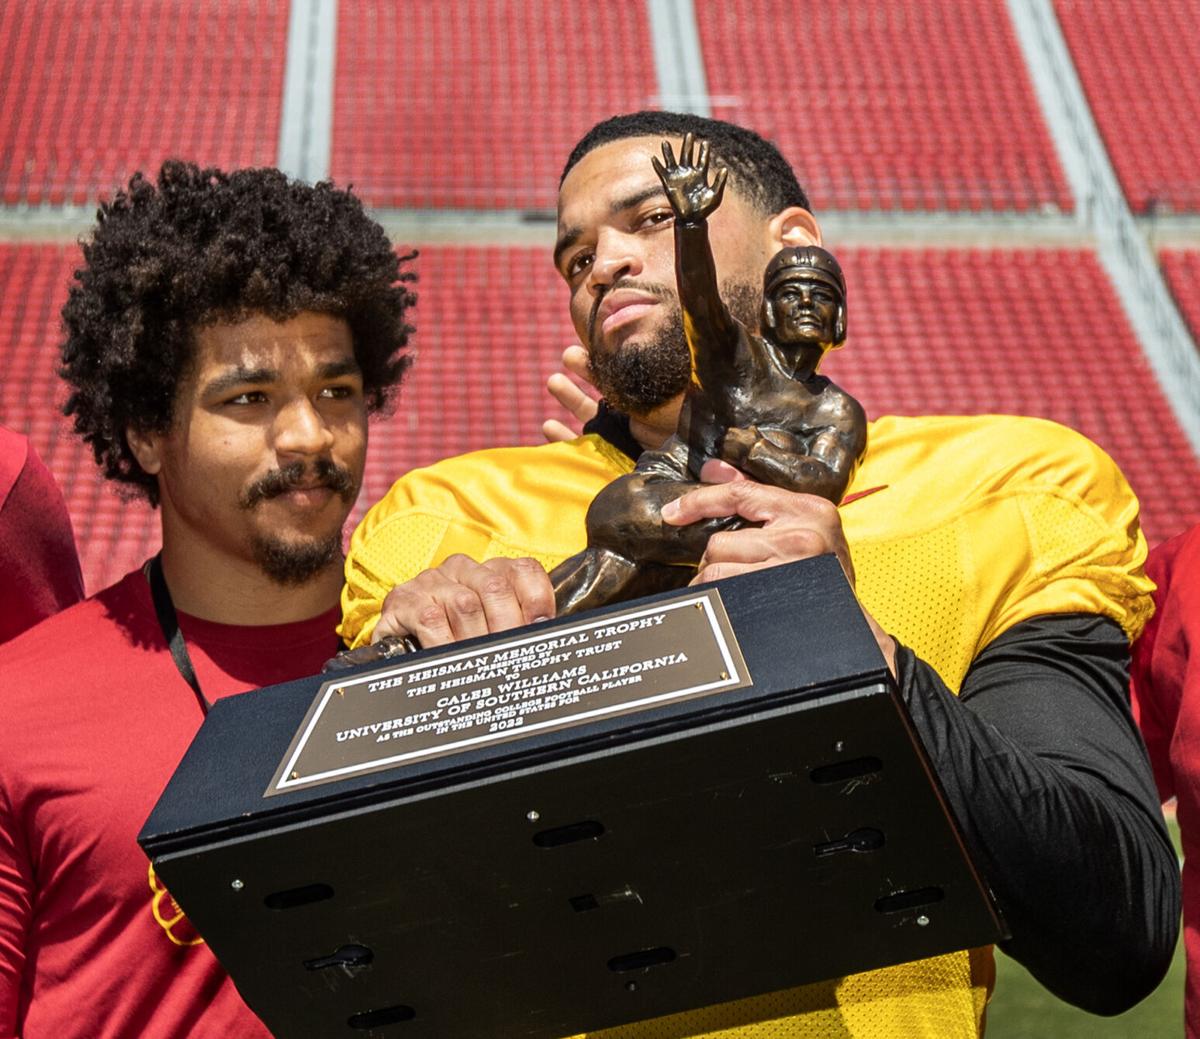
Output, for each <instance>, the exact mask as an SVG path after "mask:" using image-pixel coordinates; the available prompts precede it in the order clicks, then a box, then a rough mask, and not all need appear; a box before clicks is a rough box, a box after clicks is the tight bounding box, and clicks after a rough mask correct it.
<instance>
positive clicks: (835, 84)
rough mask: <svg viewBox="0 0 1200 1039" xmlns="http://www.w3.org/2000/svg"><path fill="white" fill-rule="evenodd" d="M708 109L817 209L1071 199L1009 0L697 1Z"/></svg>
mask: <svg viewBox="0 0 1200 1039" xmlns="http://www.w3.org/2000/svg"><path fill="white" fill-rule="evenodd" d="M696 13H697V19H698V22H699V27H700V38H701V44H702V47H703V50H704V59H705V67H706V70H707V76H708V86H709V92H710V94H711V95H713V97H714V106H713V107H714V113H713V114H714V115H717V116H719V117H722V118H727V119H732V120H733V121H734V122H741V123H744V124H745V125H748V126H752V127H754V128H755V129H757V130H759V131H760V132H761V133H764V134H765V135H766V136H769V137H771V138H772V139H773V140H775V141H776V143H778V144H779V145H780V147H781V148H782V149H783V151H784V154H785V155H787V157H788V158H789V159H790V160H791V161H792V162H793V164H794V165H795V167H796V169H797V171H798V172H799V174H800V177H801V181H802V183H804V184H805V186H806V188H807V189H808V191H809V194H810V195H811V197H812V199H813V202H814V204H815V205H816V207H817V208H818V209H819V210H823V209H879V210H905V211H926V210H943V209H945V210H951V211H958V210H967V211H974V210H980V209H999V210H1019V211H1030V210H1032V211H1038V210H1040V209H1041V208H1043V207H1048V206H1052V207H1056V208H1057V209H1060V210H1070V209H1071V208H1072V201H1071V196H1070V191H1069V189H1068V187H1067V184H1066V181H1065V179H1064V177H1063V173H1062V171H1061V169H1060V168H1059V165H1058V161H1057V158H1056V156H1055V152H1054V147H1053V145H1052V142H1051V140H1050V137H1049V134H1048V132H1047V130H1046V127H1045V124H1044V123H1043V121H1042V116H1041V110H1040V109H1039V107H1038V103H1037V100H1036V98H1035V96H1034V93H1033V89H1032V87H1031V85H1030V82H1029V78H1028V76H1027V74H1026V72H1025V68H1024V63H1023V58H1022V55H1021V51H1020V49H1019V47H1018V45H1017V41H1016V38H1015V36H1014V34H1013V30H1012V27H1011V25H1010V23H1009V19H1008V14H1007V11H1006V8H1005V5H1004V2H1003V0H974V2H972V3H962V2H960V0H881V2H873V3H869V4H866V3H864V4H831V3H828V2H826V0H727V2H724V3H720V4H697V5H696Z"/></svg>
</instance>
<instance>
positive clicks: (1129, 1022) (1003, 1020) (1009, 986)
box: [987, 819, 1184, 1039]
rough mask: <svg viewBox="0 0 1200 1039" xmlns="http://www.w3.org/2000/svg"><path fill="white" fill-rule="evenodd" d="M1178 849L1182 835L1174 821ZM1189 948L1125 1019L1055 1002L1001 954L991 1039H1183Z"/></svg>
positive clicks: (989, 1023)
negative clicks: (1099, 1014) (1085, 1011)
mask: <svg viewBox="0 0 1200 1039" xmlns="http://www.w3.org/2000/svg"><path fill="white" fill-rule="evenodd" d="M1170 826H1171V835H1172V837H1173V838H1174V839H1175V842H1176V846H1177V847H1178V843H1179V832H1178V828H1177V827H1176V826H1175V821H1174V820H1173V819H1172V820H1171V821H1170ZM1183 974H1184V964H1183V943H1182V941H1181V942H1180V944H1179V946H1178V947H1177V948H1176V950H1175V960H1174V962H1173V963H1172V964H1171V971H1170V973H1169V974H1168V975H1167V977H1166V980H1165V981H1163V983H1162V984H1161V985H1159V987H1158V989H1157V990H1156V991H1155V992H1154V994H1153V995H1151V996H1150V997H1149V998H1147V999H1145V1000H1143V1001H1142V1002H1141V1003H1139V1004H1138V1005H1137V1006H1136V1007H1134V1008H1133V1009H1132V1010H1130V1011H1129V1012H1128V1013H1125V1014H1121V1015H1120V1016H1119V1017H1096V1016H1094V1015H1092V1014H1085V1013H1083V1012H1082V1011H1080V1010H1076V1009H1074V1008H1073V1007H1069V1006H1067V1005H1066V1004H1065V1003H1062V1002H1060V1001H1059V1000H1057V999H1055V998H1054V997H1053V996H1052V995H1050V993H1049V992H1047V991H1046V990H1045V989H1044V988H1042V987H1041V985H1039V984H1038V983H1037V982H1036V981H1034V980H1033V978H1031V977H1030V976H1029V974H1028V973H1027V972H1026V971H1025V969H1024V968H1023V967H1021V966H1020V965H1019V964H1017V963H1015V962H1014V961H1012V960H1010V959H1009V958H1008V957H1007V956H1005V955H1004V954H1003V953H1001V952H997V953H996V994H995V996H993V998H992V1002H991V1004H990V1006H989V1007H988V1021H987V1039H1181V1037H1182V1036H1183Z"/></svg>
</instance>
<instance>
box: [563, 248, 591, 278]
mask: <svg viewBox="0 0 1200 1039" xmlns="http://www.w3.org/2000/svg"><path fill="white" fill-rule="evenodd" d="M591 264H592V254H591V253H590V252H588V251H587V250H586V249H580V250H579V252H577V253H575V255H574V256H572V257H571V258H570V259H569V260H568V261H567V264H566V266H565V267H564V268H563V274H564V275H566V278H567V280H568V281H571V280H573V279H575V278H578V277H579V276H580V275H581V274H582V273H583V272H584V271H586V270H587V269H588V267H590V266H591Z"/></svg>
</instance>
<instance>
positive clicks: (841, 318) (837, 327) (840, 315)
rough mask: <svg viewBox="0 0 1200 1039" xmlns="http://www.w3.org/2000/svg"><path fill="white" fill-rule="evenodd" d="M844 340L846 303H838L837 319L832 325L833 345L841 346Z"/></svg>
mask: <svg viewBox="0 0 1200 1039" xmlns="http://www.w3.org/2000/svg"><path fill="white" fill-rule="evenodd" d="M845 341H846V304H845V303H839V304H838V312H837V321H836V322H835V323H834V326H833V345H834V346H835V347H838V346H841V345H842V343H844V342H845Z"/></svg>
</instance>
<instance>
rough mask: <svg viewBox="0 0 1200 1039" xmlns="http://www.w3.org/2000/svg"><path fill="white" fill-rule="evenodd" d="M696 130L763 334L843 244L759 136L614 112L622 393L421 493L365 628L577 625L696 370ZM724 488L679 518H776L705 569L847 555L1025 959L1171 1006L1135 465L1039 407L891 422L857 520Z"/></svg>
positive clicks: (615, 304)
mask: <svg viewBox="0 0 1200 1039" xmlns="http://www.w3.org/2000/svg"><path fill="white" fill-rule="evenodd" d="M687 132H691V133H695V134H696V135H697V136H699V137H702V138H704V139H706V140H708V141H709V142H710V143H711V147H712V152H713V156H714V161H715V162H719V163H720V164H721V165H724V166H727V167H729V169H730V186H729V190H728V191H727V193H726V200H725V203H724V204H723V205H722V207H721V209H720V210H719V211H718V212H717V213H715V214H714V215H713V217H712V219H711V222H710V230H711V238H712V247H713V253H714V257H715V260H716V266H717V270H718V271H719V272H721V276H722V279H723V281H722V285H721V296H722V298H723V299H725V300H726V301H728V303H729V305H730V308H731V310H732V311H733V313H734V316H735V317H737V318H738V320H740V321H742V322H743V323H744V324H746V325H747V327H751V328H753V327H756V326H757V317H756V313H755V310H756V307H757V302H758V298H759V293H760V291H761V290H760V288H759V284H760V279H761V277H762V271H763V269H764V268H765V266H766V264H767V262H768V260H769V259H770V257H771V256H772V255H774V254H775V253H776V252H777V251H778V250H779V249H780V248H782V247H784V246H803V245H819V244H820V243H821V234H820V229H819V227H818V225H817V222H816V220H815V218H814V217H813V215H812V212H811V210H810V207H809V205H808V201H807V199H806V198H805V196H804V193H803V191H802V190H801V188H800V186H799V184H798V183H797V182H796V178H795V175H794V174H793V173H792V171H791V169H790V168H789V167H788V166H787V164H786V162H785V161H784V160H783V158H782V157H781V156H780V155H779V153H778V151H777V150H776V149H775V148H774V147H772V146H771V145H770V144H768V143H767V142H766V141H764V140H763V139H762V138H760V137H758V136H757V135H756V134H753V133H750V132H749V131H746V130H744V129H741V128H739V127H736V126H731V125H730V124H727V123H721V122H716V121H712V120H705V119H700V118H697V117H693V116H681V115H673V114H670V113H661V112H647V113H637V114H634V115H630V116H620V117H617V118H615V119H612V120H608V121H606V122H604V123H601V124H599V125H598V126H597V127H595V128H594V129H593V130H592V131H591V132H590V133H589V134H588V135H586V136H585V137H584V138H583V140H582V141H581V142H580V143H579V145H577V146H576V149H575V151H574V152H573V154H572V155H571V157H570V159H569V160H568V162H567V166H566V170H565V172H564V175H563V179H562V181H561V184H560V191H559V205H558V244H557V247H556V249H555V263H556V265H557V267H558V270H559V272H560V273H561V275H562V277H563V279H564V280H565V281H566V283H567V285H568V287H569V289H570V309H571V315H572V319H573V322H574V325H575V328H576V330H577V332H578V333H579V335H580V337H581V342H583V343H584V344H585V346H586V347H587V348H588V354H589V368H590V372H591V376H592V378H593V379H594V380H595V382H596V384H597V386H598V388H599V389H600V390H601V392H602V393H603V395H604V397H605V399H606V401H607V402H608V405H610V406H611V407H605V408H602V409H601V412H600V414H599V415H598V416H597V417H596V419H595V420H594V421H593V422H591V423H589V425H588V427H587V432H586V433H585V435H584V436H581V437H578V438H575V439H572V440H570V441H566V442H562V443H552V444H547V445H542V446H540V447H521V448H501V449H495V450H490V451H481V452H475V453H473V454H469V455H465V456H463V457H460V458H453V459H448V460H446V461H444V462H441V463H439V464H437V465H434V466H431V467H429V468H427V469H422V470H416V471H414V472H411V473H409V474H407V475H406V476H405V477H403V478H402V479H400V480H399V481H397V483H396V484H395V485H394V486H393V488H392V489H391V491H389V493H388V494H387V496H386V497H385V498H384V499H383V500H382V501H381V502H379V503H378V504H377V505H376V506H375V507H374V508H373V509H372V510H371V511H370V513H368V515H367V516H366V518H365V519H364V520H363V522H362V524H361V526H360V527H359V529H358V530H357V531H356V532H355V535H354V538H353V541H352V544H351V551H350V555H349V557H348V559H347V566H346V576H347V585H346V588H345V591H344V593H343V629H342V630H343V634H344V636H345V637H346V638H347V639H348V640H349V641H351V642H353V643H354V644H356V645H362V644H365V643H367V642H370V641H371V640H372V638H373V637H378V636H380V635H382V634H408V633H411V634H415V635H416V636H417V637H418V638H419V639H420V640H421V642H422V643H423V644H424V645H426V646H432V645H439V644H444V643H446V642H448V641H451V640H453V639H456V638H462V637H468V636H472V635H475V634H480V633H483V632H486V631H489V630H492V631H496V630H502V629H504V628H507V627H511V626H514V625H517V624H521V623H524V622H528V621H532V620H536V619H538V618H539V617H545V616H548V615H550V613H551V612H552V611H553V597H552V595H551V593H550V588H549V582H548V580H547V578H546V576H545V572H544V569H543V568H544V567H550V566H553V565H555V564H557V563H558V562H560V561H561V560H562V559H564V558H566V557H568V556H570V555H572V554H573V553H575V552H577V551H579V550H580V549H581V548H582V547H583V544H584V537H585V535H584V523H583V517H584V513H585V511H586V509H587V506H588V504H589V503H590V501H591V499H592V498H593V496H594V495H595V494H596V492H597V491H598V490H599V489H600V488H601V487H603V486H604V485H605V484H606V483H607V482H608V481H610V480H612V479H613V478H614V477H616V476H617V475H619V474H621V473H625V472H628V471H630V470H631V469H632V468H633V465H634V458H635V457H636V456H637V455H638V454H639V453H640V451H641V450H642V449H644V448H650V447H656V446H658V445H659V444H660V443H661V442H662V441H663V440H664V439H665V437H666V436H667V435H668V434H670V433H671V432H672V431H673V430H674V428H675V421H676V416H677V412H678V405H679V397H680V394H681V392H682V390H683V389H684V387H685V385H686V382H687V379H688V377H689V362H688V356H687V350H686V344H685V342H684V339H683V333H682V329H681V328H680V319H679V306H678V299H677V296H676V292H675V282H674V273H673V270H674V268H673V262H674V256H673V242H672V237H673V236H672V230H671V226H672V223H671V219H672V218H671V211H670V207H669V205H668V204H667V200H666V198H665V196H664V195H663V192H662V186H661V184H659V183H658V181H657V178H656V177H655V175H654V171H653V169H652V168H651V164H650V157H651V155H653V154H656V153H657V150H658V148H659V145H660V142H661V140H662V139H663V137H668V138H670V139H672V140H673V141H675V142H676V143H678V141H679V139H680V138H682V136H683V135H684V134H685V133H687ZM851 389H853V388H852V387H851ZM620 413H623V415H624V416H628V417H627V418H625V417H623V416H622V414H620ZM703 475H704V476H705V478H706V479H707V480H710V481H712V485H711V486H705V487H701V488H699V489H697V490H694V491H692V492H690V493H689V494H688V495H686V496H685V497H684V498H682V499H680V500H679V501H677V502H675V503H672V504H671V505H668V506H666V507H665V508H664V509H663V520H664V522H667V523H685V522H691V521H694V520H696V519H699V518H701V517H706V516H718V515H734V514H737V515H741V516H743V517H744V518H747V519H750V520H754V521H757V522H758V523H760V524H761V525H760V526H757V527H748V528H744V529H741V530H735V531H728V532H724V533H721V534H718V535H716V536H714V537H713V538H712V539H711V541H710V542H709V545H708V549H707V551H706V553H705V557H704V559H703V560H702V563H701V570H700V573H699V575H698V579H699V580H712V579H715V578H718V577H723V576H726V575H730V574H735V573H740V572H744V571H746V570H750V569H756V568H758V567H762V566H770V565H774V564H776V563H780V562H784V561H787V560H791V559H797V558H804V557H807V556H812V555H815V554H818V553H823V552H834V553H836V554H837V556H838V557H839V559H840V560H841V561H842V564H843V566H844V568H845V569H846V572H847V574H848V576H849V577H850V579H851V581H852V583H854V586H855V589H856V593H857V595H858V597H859V600H860V603H861V605H862V608H863V612H864V615H865V616H866V618H867V620H868V622H869V623H870V624H871V627H872V630H873V632H874V633H875V636H876V640H877V642H878V643H879V646H880V649H881V651H882V652H883V653H884V655H885V658H886V659H887V661H888V664H889V666H890V667H891V669H892V671H893V673H894V674H895V676H896V679H897V682H898V684H899V687H900V690H901V694H902V695H903V697H904V699H905V702H906V704H907V706H908V708H909V711H910V714H911V716H912V719H913V724H914V726H915V728H916V729H917V731H918V733H919V735H920V737H921V739H922V741H923V743H924V745H925V747H926V750H927V752H928V754H929V756H930V759H931V761H932V762H933V765H934V767H935V768H936V770H937V772H938V775H939V779H940V781H941V784H942V786H943V789H944V790H945V792H946V795H947V798H948V800H949V801H950V803H951V805H952V807H953V809H954V811H955V813H956V815H957V817H958V819H959V821H960V824H961V825H962V827H963V830H964V834H965V837H966V839H967V841H968V843H969V845H970V848H971V851H972V853H973V855H974V857H975V859H976V861H977V863H978V864H979V866H980V867H981V869H982V871H983V873H984V875H985V876H986V877H987V878H988V880H989V882H990V884H991V886H992V888H993V891H994V893H995V895H996V898H997V901H998V902H999V904H1000V907H1001V909H1002V911H1003V912H1004V914H1005V916H1006V919H1007V921H1008V924H1009V926H1010V928H1011V931H1012V934H1013V937H1012V939H1011V941H1010V942H1009V943H1007V945H1006V946H1005V948H1006V951H1007V952H1009V953H1010V954H1011V955H1012V956H1014V957H1015V958H1016V959H1018V960H1020V961H1021V962H1022V963H1024V964H1025V965H1026V966H1027V967H1028V968H1029V969H1030V970H1031V971H1032V972H1033V973H1034V974H1035V976H1037V977H1038V978H1039V979H1040V980H1041V981H1042V982H1043V984H1045V985H1046V986H1047V987H1048V988H1049V989H1050V990H1051V991H1053V992H1054V993H1056V994H1057V995H1059V996H1061V997H1062V998H1063V999H1066V1000H1068V1001H1070V1002H1072V1003H1074V1004H1077V1005H1079V1006H1081V1007H1084V1008H1086V1009H1088V1010H1091V1011H1094V1012H1097V1013H1106V1014H1111V1013H1118V1012H1120V1011H1122V1010H1125V1009H1127V1008H1128V1007H1129V1006H1131V1005H1132V1004H1133V1003H1135V1002H1137V1001H1138V1000H1139V999H1141V998H1142V997H1143V996H1145V995H1146V994H1147V993H1148V992H1149V991H1150V990H1151V989H1152V988H1153V987H1154V986H1155V985H1156V984H1157V983H1158V981H1159V980H1160V979H1161V977H1162V975H1163V973H1164V971H1165V970H1166V967H1167V965H1168V963H1169V960H1170V956H1171V953H1172V950H1173V948H1174V944H1175V937H1176V933H1177V928H1178V915H1179V893H1178V871H1177V867H1176V861H1175V855H1174V852H1173V850H1172V848H1171V845H1170V842H1169V840H1168V839H1167V836H1166V833H1165V830H1164V828H1163V825H1162V820H1161V815H1160V813H1159V809H1158V804H1157V797H1156V794H1155V791H1154V787H1153V783H1152V780H1151V778H1150V772H1149V768H1148V765H1147V762H1146V758H1145V752H1144V750H1143V748H1142V746H1141V744H1140V742H1139V740H1138V737H1137V734H1136V732H1135V730H1134V727H1133V724H1132V720H1131V718H1130V714H1129V706H1128V691H1127V665H1128V650H1129V640H1130V639H1131V638H1133V637H1134V636H1136V635H1137V633H1138V632H1139V631H1140V629H1141V627H1142V625H1143V623H1144V622H1145V620H1146V617H1147V615H1148V612H1149V610H1150V605H1149V594H1148V593H1149V590H1150V587H1151V586H1150V584H1149V582H1148V581H1147V580H1146V579H1145V577H1144V576H1143V574H1142V569H1141V568H1142V562H1143V560H1144V557H1145V543H1144V540H1143V538H1142V536H1141V533H1140V531H1139V528H1138V524H1137V502H1136V500H1135V499H1134V497H1133V495H1132V493H1131V492H1130V490H1129V487H1128V486H1127V484H1126V483H1125V481H1124V479H1123V477H1122V476H1121V474H1120V473H1119V471H1118V470H1117V469H1116V467H1115V466H1114V465H1113V463H1112V461H1111V460H1110V459H1109V458H1108V457H1107V456H1106V455H1105V454H1104V453H1103V452H1102V451H1100V450H1099V449H1098V448H1097V447H1095V446H1094V445H1093V444H1091V443H1089V442H1088V441H1087V440H1085V439H1084V438H1082V437H1080V436H1078V435H1077V434H1075V433H1073V432H1071V431H1070V430H1067V429H1064V428H1062V427H1060V426H1057V425H1055V424H1053V423H1049V422H1044V421H1040V420H1033V419H1021V418H1012V417H1003V416H975V417H937V418H898V417H883V418H879V419H877V420H876V421H874V422H873V423H871V424H870V428H869V433H868V447H867V453H866V456H865V458H864V460H863V462H862V464H861V466H860V467H859V469H858V471H857V472H856V473H855V475H854V478H853V481H852V483H851V484H850V486H849V488H848V489H847V493H846V495H845V498H844V499H843V502H842V504H841V506H839V507H836V508H835V507H834V506H832V505H830V504H829V503H828V502H825V501H824V500H823V499H816V498H813V497H812V496H808V495H801V494H794V493H791V492H787V491H784V490H781V489H779V488H775V487H767V486H763V485H759V484H756V483H753V482H751V481H747V480H744V479H738V475H739V474H737V473H736V471H734V470H732V469H731V467H728V466H726V465H724V463H720V462H710V463H709V464H708V466H707V467H706V470H705V472H704V474H703ZM992 980H993V961H992V953H991V950H990V949H981V950H974V951H971V952H963V953H957V954H950V955H946V956H940V957H937V958H934V959H929V960H923V961H919V962H916V963H910V964H904V965H901V966H897V967H892V968H889V969H886V970H879V971H871V972H868V973H864V974H858V975H854V976H851V977H846V978H840V979H834V980H831V981H828V982H824V983H820V984H815V985H807V986H803V987H800V988H796V989H792V990H788V991H784V992H776V993H771V994H768V995H765V996H760V997H756V998H753V999H748V1000H742V1001H738V1002H734V1003H728V1004H722V1005H718V1006H713V1007H708V1008H705V1009H703V1010H699V1011H692V1012H688V1013H684V1014H678V1015H674V1016H671V1017H668V1018H661V1019H656V1020H652V1021H645V1022H640V1023H638V1024H634V1025H628V1026H624V1027H621V1028H617V1029H612V1030H609V1031H606V1032H604V1033H603V1039H665V1037H671V1039H683V1037H689V1039H699V1037H721V1039H766V1037H768V1036H769V1037H788V1039H792V1037H825V1036H852V1037H855V1039H885V1037H910V1036H928V1037H937V1039H943V1037H964V1039H967V1037H974V1036H978V1035H979V1034H980V1033H981V1031H982V1027H983V1017H984V1008H985V1004H986V1000H987V997H988V994H989V992H990V990H991V985H992Z"/></svg>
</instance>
